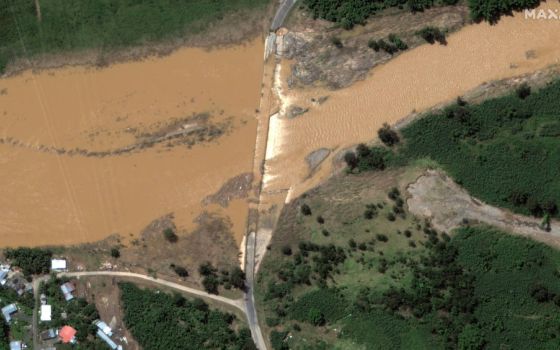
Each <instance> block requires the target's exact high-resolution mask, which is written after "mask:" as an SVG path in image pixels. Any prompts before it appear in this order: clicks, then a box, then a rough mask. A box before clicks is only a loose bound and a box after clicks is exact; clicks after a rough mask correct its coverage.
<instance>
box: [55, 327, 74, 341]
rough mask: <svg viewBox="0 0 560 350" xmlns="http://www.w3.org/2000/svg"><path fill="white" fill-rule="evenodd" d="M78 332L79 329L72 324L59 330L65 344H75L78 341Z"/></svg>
mask: <svg viewBox="0 0 560 350" xmlns="http://www.w3.org/2000/svg"><path fill="white" fill-rule="evenodd" d="M76 333H77V331H76V330H75V329H74V328H72V327H70V326H64V327H62V328H61V329H60V331H59V332H58V337H59V338H60V341H61V342H63V343H65V344H67V343H72V344H73V343H75V342H76Z"/></svg>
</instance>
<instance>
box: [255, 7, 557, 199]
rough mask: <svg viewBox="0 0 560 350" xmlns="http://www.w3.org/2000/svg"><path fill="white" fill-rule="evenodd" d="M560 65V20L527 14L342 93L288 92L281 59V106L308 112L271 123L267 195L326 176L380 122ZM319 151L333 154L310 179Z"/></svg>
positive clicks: (297, 190) (398, 64)
mask: <svg viewBox="0 0 560 350" xmlns="http://www.w3.org/2000/svg"><path fill="white" fill-rule="evenodd" d="M541 8H543V9H549V8H550V9H557V10H560V4H559V3H558V2H553V1H549V2H547V3H545V4H543V5H542V6H541ZM529 51H533V52H532V53H530V54H528V52H529ZM559 62H560V21H558V20H552V19H551V20H533V19H525V18H524V15H523V13H521V14H517V15H515V16H514V17H505V18H503V19H502V20H501V21H500V22H499V23H498V24H497V25H489V24H487V23H481V24H473V25H469V26H467V27H465V28H464V29H462V30H460V31H458V32H456V33H454V34H452V35H450V36H449V38H448V45H447V46H440V45H428V44H426V45H423V46H420V47H418V48H415V49H413V50H410V51H408V52H405V53H403V54H402V55H400V56H398V57H396V58H395V59H393V60H391V61H389V62H388V63H386V64H384V65H381V66H378V67H377V68H375V69H373V70H372V72H371V74H370V76H369V77H368V78H367V79H365V80H364V81H360V82H358V83H356V84H354V85H352V86H351V87H349V88H346V89H343V90H338V91H330V90H326V89H322V88H308V89H294V90H289V89H288V88H287V86H286V78H287V74H288V72H289V69H290V63H289V62H286V61H284V62H282V63H281V65H280V67H279V69H280V70H279V71H277V78H278V79H277V81H276V83H277V90H280V91H279V93H278V94H279V95H280V100H281V103H280V105H281V106H282V105H284V106H286V105H290V104H294V105H298V106H301V107H305V108H309V112H307V113H305V114H303V115H301V116H299V117H296V118H294V119H288V118H285V117H284V116H283V113H282V110H283V108H280V113H279V114H277V115H275V116H273V117H272V118H271V121H270V132H269V141H268V148H267V166H266V169H267V170H266V175H265V186H264V189H265V193H267V192H269V193H278V192H280V191H282V190H285V191H286V192H287V198H286V201H288V200H290V199H291V198H294V197H295V196H297V195H299V194H301V193H302V192H304V191H306V190H308V189H309V188H311V187H313V186H315V185H317V184H318V183H319V182H321V181H323V180H324V179H325V178H326V177H328V176H329V174H330V173H331V171H332V157H333V156H334V154H336V151H338V150H341V149H344V148H346V147H348V146H351V145H353V144H356V143H359V142H366V141H370V140H372V139H375V138H376V135H377V130H378V129H379V127H380V126H381V125H382V124H383V123H385V122H388V123H395V122H397V121H398V120H399V119H401V118H403V117H405V116H407V115H409V114H410V113H412V112H414V111H416V112H419V111H422V110H425V109H427V108H429V107H431V106H434V105H436V104H439V103H441V102H444V101H447V100H451V99H454V98H456V97H457V96H459V95H461V94H464V93H466V92H467V91H469V90H471V89H473V88H475V87H477V86H479V85H481V84H483V83H484V82H488V81H492V80H496V79H503V78H506V77H512V76H517V75H520V74H524V73H528V72H532V71H536V70H539V69H542V68H544V67H547V66H549V65H551V64H557V63H559ZM277 69H278V67H277ZM322 96H329V97H328V99H327V100H326V102H324V103H322V104H317V103H312V102H311V99H312V98H315V99H317V98H319V97H322ZM322 147H324V148H329V149H331V150H333V152H331V156H330V157H329V158H328V159H326V160H325V161H324V162H323V164H322V166H321V168H320V169H319V170H318V171H316V172H315V173H314V174H313V175H312V176H311V175H310V172H309V169H308V166H307V163H306V161H305V156H306V155H308V154H309V153H310V152H312V151H314V150H317V149H319V148H322Z"/></svg>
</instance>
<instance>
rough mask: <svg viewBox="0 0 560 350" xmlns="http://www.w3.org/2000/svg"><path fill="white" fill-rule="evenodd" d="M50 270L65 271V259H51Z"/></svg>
mask: <svg viewBox="0 0 560 350" xmlns="http://www.w3.org/2000/svg"><path fill="white" fill-rule="evenodd" d="M51 270H52V271H55V272H57V271H66V259H52V260H51Z"/></svg>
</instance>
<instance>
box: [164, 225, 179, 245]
mask: <svg viewBox="0 0 560 350" xmlns="http://www.w3.org/2000/svg"><path fill="white" fill-rule="evenodd" d="M163 236H164V237H165V239H166V240H167V241H168V242H171V243H176V242H177V241H178V240H179V237H178V236H177V235H176V234H175V232H174V231H173V229H172V228H166V229H165V230H163Z"/></svg>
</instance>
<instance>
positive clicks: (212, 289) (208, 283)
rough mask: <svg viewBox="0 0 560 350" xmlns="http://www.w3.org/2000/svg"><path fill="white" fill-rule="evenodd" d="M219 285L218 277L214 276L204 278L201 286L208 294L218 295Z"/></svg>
mask: <svg viewBox="0 0 560 350" xmlns="http://www.w3.org/2000/svg"><path fill="white" fill-rule="evenodd" d="M219 285H220V283H219V281H218V277H216V276H214V275H210V276H206V277H204V279H203V280H202V286H203V287H204V289H205V290H206V291H207V292H208V293H210V294H218V287H219Z"/></svg>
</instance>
